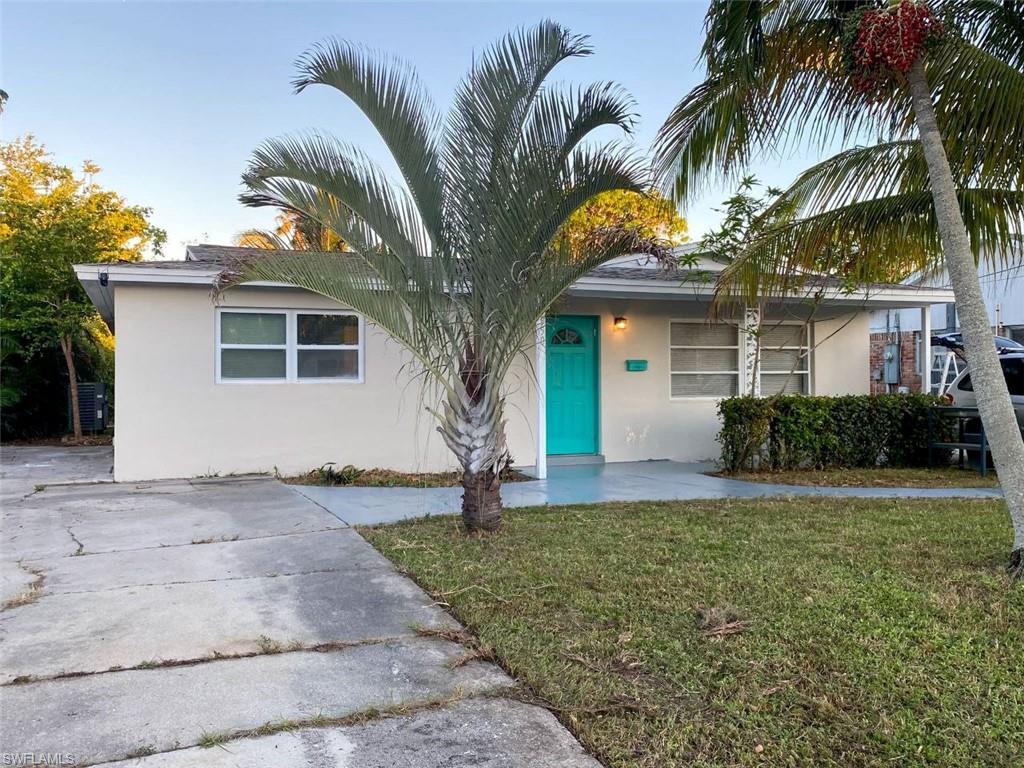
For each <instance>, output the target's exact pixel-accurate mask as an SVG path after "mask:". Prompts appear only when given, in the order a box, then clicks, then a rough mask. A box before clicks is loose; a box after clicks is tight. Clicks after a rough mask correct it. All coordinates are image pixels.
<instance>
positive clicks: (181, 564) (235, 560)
mask: <svg viewBox="0 0 1024 768" xmlns="http://www.w3.org/2000/svg"><path fill="white" fill-rule="evenodd" d="M24 562H25V563H26V564H27V565H28V566H29V567H42V568H45V569H46V594H47V595H61V594H74V593H80V592H96V591H98V590H102V589H118V588H121V587H141V586H149V585H154V584H186V583H192V582H199V581H219V580H231V579H250V578H254V577H257V576H295V575H299V574H305V573H317V572H321V571H328V570H330V571H344V572H346V573H359V572H361V570H362V569H363V568H374V567H376V568H380V567H381V566H383V567H386V568H387V569H388V570H391V569H392V566H391V564H390V563H389V562H388V561H387V560H386V559H385V558H384V557H383V556H381V554H380V553H379V552H377V550H375V549H374V548H373V547H371V546H370V545H369V544H367V543H366V540H365V539H363V538H362V537H361V536H359V535H358V534H356V533H355V531H353V530H351V529H350V528H336V529H333V530H327V531H316V532H312V533H295V534H291V535H288V536H267V537H264V538H259V539H238V540H237V541H224V542H212V543H210V544H188V545H178V546H172V547H159V548H157V549H132V550H128V551H126V552H103V553H99V554H95V555H83V556H81V557H64V558H49V559H46V560H26V561H24ZM22 571H23V569H22Z"/></svg>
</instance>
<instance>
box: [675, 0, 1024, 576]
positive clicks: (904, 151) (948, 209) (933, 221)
mask: <svg viewBox="0 0 1024 768" xmlns="http://www.w3.org/2000/svg"><path fill="white" fill-rule="evenodd" d="M706 32H707V34H706V39H705V43H704V46H703V48H702V58H703V59H704V63H705V65H706V67H707V77H706V78H705V80H704V82H703V83H702V84H700V85H699V86H698V87H697V88H695V89H694V90H693V91H691V92H690V93H689V94H688V95H687V96H686V97H685V98H684V99H683V100H682V101H681V102H680V103H679V104H678V105H677V106H676V108H675V109H674V110H673V112H672V114H671V115H670V116H669V118H668V120H667V121H666V123H665V125H664V126H662V129H661V132H660V135H659V151H658V155H659V166H660V169H661V170H662V172H663V173H664V174H665V176H666V177H667V178H668V179H670V180H671V183H672V187H673V191H674V194H675V196H676V198H677V199H678V200H686V199H688V198H690V197H692V196H693V194H694V193H695V191H696V190H697V189H699V188H700V187H701V185H702V184H705V183H706V182H707V181H708V180H709V179H711V178H715V177H717V178H722V177H725V178H730V177H734V176H735V174H737V173H738V172H739V169H742V168H743V167H746V166H747V165H748V163H749V162H750V161H751V160H752V159H753V158H754V157H755V156H756V155H758V154H759V153H764V152H770V151H773V150H775V149H777V148H778V147H780V146H781V145H784V144H786V143H787V142H788V143H790V144H792V142H794V141H800V140H802V139H804V138H806V137H812V138H813V139H814V140H816V141H818V142H820V143H821V144H822V145H828V144H829V143H830V142H833V141H847V142H849V141H851V140H853V139H855V138H857V137H860V136H864V135H872V136H877V137H879V140H878V142H877V143H876V144H874V145H871V146H867V147H859V146H855V147H852V148H849V149H846V150H844V151H843V152H840V153H839V154H837V155H835V156H834V157H831V158H828V159H827V160H825V161H823V162H822V163H820V164H818V165H817V166H815V167H814V168H812V169H810V170H809V171H807V172H806V173H804V174H803V175H802V176H801V177H800V178H799V179H798V180H797V182H796V183H795V184H794V185H793V186H792V187H791V188H790V189H789V190H787V191H786V193H784V194H783V195H782V196H780V198H779V200H778V201H777V203H776V204H777V205H782V206H790V207H791V210H792V211H795V212H796V213H797V214H798V215H795V216H794V217H792V218H791V219H790V220H788V221H785V222H783V223H781V224H780V225H779V226H776V227H766V228H765V230H764V232H763V233H762V234H761V236H760V237H758V238H757V239H756V240H755V241H754V242H752V243H750V244H748V246H747V247H746V248H745V249H744V250H743V251H742V252H741V253H740V254H739V256H738V257H737V258H736V259H735V260H734V262H733V264H732V266H731V267H730V268H729V269H727V270H726V272H725V273H724V274H723V284H724V285H725V286H726V288H725V291H726V292H727V293H732V294H736V293H738V294H739V295H746V296H752V295H755V294H756V293H764V292H770V291H773V290H779V289H788V288H791V287H792V286H793V285H795V284H799V282H800V279H801V278H800V275H802V274H806V273H807V271H808V269H812V268H815V267H821V266H833V267H835V268H836V269H837V270H840V271H845V273H846V274H847V275H848V276H851V277H853V278H856V279H858V280H863V279H868V280H869V279H877V278H878V277H879V276H880V275H887V274H889V273H890V272H891V265H892V264H893V263H894V262H896V261H898V262H900V263H902V264H903V265H906V264H908V263H909V264H914V265H915V266H917V267H922V268H923V267H928V266H934V265H935V264H936V263H941V262H942V261H943V260H944V262H945V265H946V268H947V271H948V272H949V275H950V281H951V283H952V286H953V290H954V293H955V294H956V300H957V306H958V310H959V312H960V316H961V325H962V329H963V333H964V346H965V349H966V352H967V357H968V361H969V363H970V366H971V369H972V371H973V373H972V379H973V380H975V382H976V383H975V390H976V393H977V395H978V405H979V410H980V413H981V417H982V421H983V422H984V424H985V428H986V433H987V435H988V437H989V441H990V444H991V448H992V455H993V460H994V463H995V465H996V467H997V470H998V472H999V477H1000V482H1001V485H1002V487H1003V490H1004V497H1005V499H1006V503H1007V506H1008V508H1009V511H1010V517H1011V519H1012V521H1013V526H1014V533H1015V535H1014V545H1013V553H1012V555H1011V566H1010V567H1011V571H1012V572H1013V573H1014V574H1015V575H1016V576H1020V575H1021V573H1022V571H1024V441H1022V439H1021V434H1020V431H1019V430H1018V428H1017V424H1016V420H1015V418H1014V415H1013V409H1012V405H1011V403H1010V399H1009V394H1008V392H1007V387H1006V382H1005V380H1004V379H1003V376H1002V374H1001V371H1000V367H999V363H998V360H997V358H996V353H995V348H994V344H993V341H992V330H991V328H990V327H989V325H988V319H987V314H986V311H985V306H984V302H983V300H982V294H981V289H980V285H979V281H978V274H977V269H976V262H975V260H976V259H977V258H979V256H981V257H985V258H989V259H995V258H999V257H1001V256H1004V255H1006V254H1012V253H1014V252H1015V249H1014V248H1013V247H1012V246H1013V242H1014V238H1015V237H1016V236H1017V234H1018V233H1019V231H1020V228H1021V222H1022V221H1024V192H1022V191H1021V185H1022V182H1024V163H1021V162H1020V158H1021V157H1022V156H1024V17H1022V10H1021V6H1020V4H1019V3H1014V2H1006V3H995V2H979V1H978V0H945V1H943V0H937V2H935V3H934V4H933V5H932V6H928V5H926V4H924V3H915V2H912V1H911V0H903V1H902V2H895V3H888V4H883V3H877V2H860V1H841V0H823V1H822V2H792V3H776V2H751V3H740V2H730V1H729V0H714V2H712V3H711V7H710V8H709V10H708V13H707V17H706ZM773 213H774V211H773V210H772V209H769V210H768V211H766V212H765V214H764V215H765V216H768V217H770V216H772V215H773Z"/></svg>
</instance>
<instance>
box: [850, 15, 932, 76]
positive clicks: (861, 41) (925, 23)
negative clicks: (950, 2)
mask: <svg viewBox="0 0 1024 768" xmlns="http://www.w3.org/2000/svg"><path fill="white" fill-rule="evenodd" d="M942 33H943V25H942V22H941V21H940V20H939V18H938V17H937V16H936V15H935V14H934V13H933V12H932V10H931V8H929V7H928V6H927V5H924V4H923V3H917V2H913V0H903V2H901V3H900V4H899V5H896V6H893V7H890V8H886V9H884V10H871V11H867V12H865V13H864V14H863V15H862V16H861V19H860V26H859V27H858V29H857V33H856V37H855V39H854V42H853V50H852V52H851V53H852V55H853V61H854V64H855V65H856V68H857V70H858V71H857V74H856V78H855V82H856V84H857V86H858V88H860V89H861V90H864V91H869V90H872V89H873V88H874V87H875V85H877V81H878V80H880V79H883V78H884V77H886V76H887V75H889V74H891V73H894V72H895V73H899V74H901V75H905V74H906V73H907V72H908V71H909V70H910V67H911V66H912V65H913V63H914V62H915V61H917V59H918V57H919V56H920V55H921V53H922V52H923V51H924V49H925V47H926V46H927V45H928V43H929V42H931V41H932V40H934V39H936V38H938V37H940V36H941V35H942Z"/></svg>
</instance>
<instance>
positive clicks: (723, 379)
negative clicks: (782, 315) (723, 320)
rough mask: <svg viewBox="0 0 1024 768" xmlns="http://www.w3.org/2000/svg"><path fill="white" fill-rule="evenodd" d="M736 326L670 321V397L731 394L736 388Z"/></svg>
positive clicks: (737, 355) (737, 387)
mask: <svg viewBox="0 0 1024 768" xmlns="http://www.w3.org/2000/svg"><path fill="white" fill-rule="evenodd" d="M739 338H740V337H739V329H737V328H734V327H732V326H729V325H724V324H715V325H709V324H707V323H704V322H699V321H693V322H687V321H678V320H673V321H672V322H671V323H670V325H669V355H670V358H671V360H670V371H671V377H672V383H671V384H672V389H671V392H672V397H673V398H686V397H731V396H732V395H735V394H737V393H738V391H739V377H740V344H739Z"/></svg>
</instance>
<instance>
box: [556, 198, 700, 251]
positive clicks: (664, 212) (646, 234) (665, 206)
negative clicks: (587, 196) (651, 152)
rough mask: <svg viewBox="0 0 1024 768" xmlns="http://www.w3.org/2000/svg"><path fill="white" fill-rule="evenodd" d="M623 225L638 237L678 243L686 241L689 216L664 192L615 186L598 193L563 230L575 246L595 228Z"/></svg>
mask: <svg viewBox="0 0 1024 768" xmlns="http://www.w3.org/2000/svg"><path fill="white" fill-rule="evenodd" d="M610 227H622V228H623V229H626V230H628V231H630V232H633V233H634V234H636V235H637V236H638V237H641V238H645V239H649V240H652V239H657V240H662V241H667V242H670V243H672V244H673V245H678V244H679V243H682V242H684V241H685V240H686V235H687V226H686V219H684V218H683V217H682V216H680V215H679V213H678V211H677V209H676V206H675V204H673V203H672V202H671V201H670V200H668V199H666V198H665V197H664V196H663V195H662V194H661V193H659V192H658V191H656V190H652V191H650V192H648V193H646V194H642V193H639V192H632V191H630V190H626V189H613V190H610V191H608V192H603V193H601V194H600V195H597V196H595V197H593V198H591V200H590V201H589V202H587V203H585V204H584V205H582V206H580V207H579V208H577V209H576V211H575V212H574V213H573V214H572V215H571V216H570V217H569V219H568V221H566V223H565V226H564V228H563V230H562V232H563V234H564V235H566V236H567V237H568V239H569V242H570V244H572V245H573V246H581V245H582V244H583V243H584V242H585V241H586V239H587V238H588V237H590V236H591V233H593V232H594V231H595V230H600V229H604V228H610Z"/></svg>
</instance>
